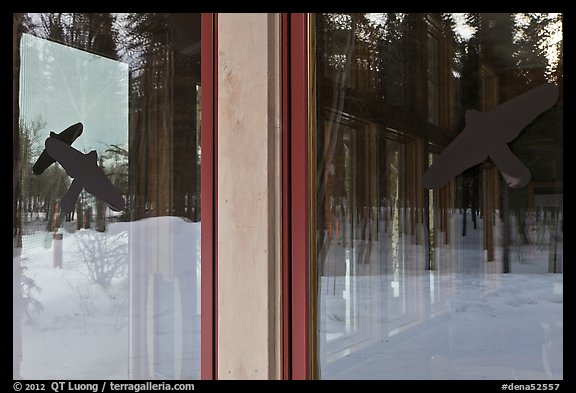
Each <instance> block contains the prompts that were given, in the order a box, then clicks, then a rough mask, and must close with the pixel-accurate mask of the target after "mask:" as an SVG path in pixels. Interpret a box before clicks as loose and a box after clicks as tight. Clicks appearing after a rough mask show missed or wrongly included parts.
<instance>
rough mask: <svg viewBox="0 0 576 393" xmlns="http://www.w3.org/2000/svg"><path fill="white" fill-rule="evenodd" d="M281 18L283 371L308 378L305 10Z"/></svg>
mask: <svg viewBox="0 0 576 393" xmlns="http://www.w3.org/2000/svg"><path fill="white" fill-rule="evenodd" d="M282 22H283V27H282V32H283V39H282V45H283V51H282V53H283V55H284V56H283V61H282V85H283V93H282V98H283V105H282V114H283V116H282V119H283V146H282V151H283V171H282V172H283V179H282V181H283V196H284V197H283V202H282V208H283V221H284V224H283V236H282V239H283V248H284V254H283V261H284V262H283V273H284V277H283V285H284V288H283V295H284V296H283V299H284V303H283V306H284V311H283V317H284V321H283V325H284V334H283V336H284V337H283V347H284V348H283V349H284V357H283V358H284V366H283V374H284V378H285V379H310V378H311V351H310V307H309V299H310V268H309V267H310V248H309V247H310V244H309V241H310V219H309V200H310V198H309V188H308V187H309V157H308V146H309V141H308V31H307V29H308V27H307V26H308V24H307V14H305V13H296V14H288V15H283V18H282ZM288 198H289V200H288Z"/></svg>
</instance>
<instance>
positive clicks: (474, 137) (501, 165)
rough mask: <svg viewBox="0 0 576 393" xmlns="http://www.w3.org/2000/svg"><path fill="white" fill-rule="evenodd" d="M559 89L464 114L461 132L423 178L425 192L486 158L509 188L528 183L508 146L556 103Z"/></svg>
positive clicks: (549, 87) (526, 174) (533, 91)
mask: <svg viewBox="0 0 576 393" xmlns="http://www.w3.org/2000/svg"><path fill="white" fill-rule="evenodd" d="M558 95H559V91H558V87H557V86H556V85H552V84H549V83H544V84H542V85H540V86H538V87H535V88H533V89H531V90H529V91H527V92H525V93H523V94H521V95H519V96H517V97H514V98H512V99H511V100H509V101H506V102H505V103H503V104H501V105H499V106H497V107H496V108H494V109H493V110H491V111H490V112H479V111H476V110H467V111H466V114H465V121H466V126H465V127H464V130H463V131H462V132H461V133H460V134H459V135H458V136H457V137H456V139H454V140H453V141H452V143H450V145H448V147H446V149H444V151H442V153H441V154H440V155H439V156H438V158H437V159H436V161H434V163H433V164H432V165H431V166H430V168H428V170H427V171H426V173H424V177H423V181H422V183H423V185H424V187H425V188H428V189H430V188H440V187H442V186H443V185H445V184H446V183H448V182H449V181H450V179H452V178H453V177H455V176H458V175H459V174H461V173H462V172H464V171H465V170H466V169H468V168H470V167H472V166H474V165H477V164H480V163H481V162H483V161H484V160H485V159H486V158H487V157H490V159H491V160H492V161H493V162H494V164H496V167H497V168H498V170H499V171H500V173H501V174H502V177H503V178H504V180H505V181H506V184H508V186H509V187H511V188H522V187H525V186H526V185H528V183H529V182H530V178H531V175H530V170H529V169H528V168H527V167H526V165H524V163H523V162H522V161H520V159H519V158H518V157H517V156H516V155H514V153H512V151H511V150H510V147H509V146H508V143H509V142H512V141H513V140H514V139H515V138H516V137H517V136H518V135H519V134H520V132H521V131H522V130H523V129H524V128H525V127H526V126H527V125H528V124H530V123H531V122H532V121H533V120H534V119H536V117H538V116H539V115H540V114H541V113H542V112H544V111H546V110H548V109H550V108H551V107H552V106H553V105H554V104H555V103H556V101H557V100H558Z"/></svg>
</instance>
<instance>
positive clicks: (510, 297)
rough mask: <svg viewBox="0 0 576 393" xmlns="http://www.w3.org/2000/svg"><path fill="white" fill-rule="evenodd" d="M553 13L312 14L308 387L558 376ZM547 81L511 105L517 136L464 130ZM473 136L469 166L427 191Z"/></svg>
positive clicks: (558, 83)
mask: <svg viewBox="0 0 576 393" xmlns="http://www.w3.org/2000/svg"><path fill="white" fill-rule="evenodd" d="M562 18H563V16H562V14H503V13H500V14H439V13H434V14H415V13H412V14H397V13H381V14H318V15H315V16H314V17H313V22H314V23H313V26H314V30H313V34H314V35H315V37H314V43H315V46H314V53H315V61H314V66H315V70H314V71H315V73H314V75H316V77H315V80H314V86H315V103H314V105H313V106H312V107H313V108H315V109H314V112H313V114H312V115H313V116H314V118H315V128H314V130H313V165H314V173H315V176H314V183H313V187H314V193H313V195H314V198H315V200H314V201H313V203H314V206H315V207H314V209H313V211H314V212H315V216H314V217H313V235H314V241H315V247H314V249H315V255H313V258H312V263H313V269H315V270H314V271H316V272H318V274H317V283H316V285H315V286H313V287H316V288H318V289H317V290H318V296H317V299H318V303H317V304H314V305H313V307H315V308H316V310H317V312H316V313H314V315H316V316H317V318H316V320H315V321H313V332H314V334H315V335H316V340H315V341H314V342H316V343H317V346H316V348H315V351H316V352H315V356H316V360H317V366H318V370H319V375H318V376H319V377H320V378H325V379H506V380H509V379H562V377H563V363H562V356H563V351H562V345H563V314H562V305H563V274H562V271H563V268H562V264H563V180H562V179H563V175H562V162H563V152H562V146H563V145H562V127H563V124H562V112H563V104H562V87H563V85H562V78H563V74H562V72H563V71H562V70H563V62H562V56H563V52H562ZM544 83H549V84H550V86H555V87H550V86H545V87H544V89H548V90H546V91H552V92H554V100H553V102H550V105H548V106H547V107H546V108H544V109H542V110H540V111H537V110H535V109H534V107H532V108H530V107H527V106H521V107H520V108H521V109H520V110H519V111H518V110H517V111H516V112H514V113H515V114H514V113H513V112H509V113H511V114H510V115H509V116H521V115H522V116H525V117H530V119H529V120H526V121H524V123H523V124H522V126H517V130H516V131H517V132H516V134H517V136H516V135H515V136H513V137H508V136H507V137H506V138H508V139H507V140H506V141H502V140H501V139H503V138H501V139H499V140H496V139H498V137H493V139H495V140H496V141H495V142H494V141H492V142H490V141H488V138H490V135H491V132H492V131H491V130H485V128H486V127H484V128H483V127H475V126H474V124H477V123H475V120H476V119H481V120H478V121H484V120H482V119H486V117H482V116H488V115H482V114H481V113H479V112H474V111H480V112H490V111H492V110H494V109H495V108H501V107H500V106H499V105H501V104H503V103H505V102H508V101H510V100H512V99H514V98H516V97H519V96H521V97H527V96H523V94H524V93H527V92H530V91H532V92H533V94H540V93H538V92H540V91H543V90H532V89H535V88H537V87H539V86H541V85H542V84H544ZM550 89H551V90H550ZM534 92H536V93H534ZM539 97H540V96H539ZM542 97H543V96H542ZM542 100H544V101H546V99H545V98H541V100H540V101H539V102H543V101H542ZM546 102H547V101H546ZM468 111H472V112H468ZM540 112H542V113H541V114H540ZM491 113H496V112H491ZM475 116H476V117H475ZM490 116H492V115H490ZM494 116H496V115H494ZM511 118H512V117H498V119H499V120H498V121H502V122H507V121H509V119H511ZM486 121H487V120H486ZM483 124H484V123H483ZM491 124H495V123H491ZM509 124H510V123H508V125H507V126H504V127H501V131H499V132H501V133H502V134H504V133H506V135H509V134H510V133H511V132H513V130H512V129H511V128H513V127H512V126H510V125H509ZM472 127H475V128H474V129H475V130H480V131H477V132H478V133H484V134H482V135H481V136H478V141H480V142H479V143H478V144H472V145H471V146H473V148H471V151H469V152H466V151H464V150H461V151H459V152H458V153H455V154H453V155H455V156H459V155H463V157H469V159H468V162H469V164H468V165H466V166H464V167H461V168H458V167H457V165H458V164H457V163H456V162H448V161H446V162H447V164H446V163H445V164H444V166H445V167H447V168H448V169H447V172H446V173H448V172H449V171H450V170H452V171H455V173H454V176H452V177H450V178H449V179H446V181H445V182H444V183H445V184H442V185H441V186H439V187H436V188H431V189H428V188H425V187H424V177H425V174H426V173H427V171H428V169H429V168H430V166H431V165H433V164H435V163H438V165H437V167H439V166H440V165H442V164H441V163H442V161H441V160H451V159H452V158H450V157H449V156H448V155H444V156H443V155H442V153H443V151H445V149H447V147H448V146H449V145H451V143H452V142H454V141H456V143H458V141H461V140H462V138H460V137H461V136H462V137H466V136H467V135H468V136H469V135H470V133H465V132H464V131H463V130H467V129H470V128H472ZM488 128H490V127H488ZM492 128H494V127H492ZM499 130H500V128H499ZM479 135H480V134H479ZM498 135H500V134H498ZM475 137H476V136H475ZM457 138H458V141H457ZM456 143H455V144H456ZM505 143H508V145H509V147H510V149H511V151H510V152H509V153H510V156H511V157H514V156H516V157H517V159H516V161H514V162H518V161H521V164H518V165H517V166H515V167H514V168H523V166H525V167H526V168H527V170H528V171H529V173H530V180H529V181H528V180H527V179H526V178H525V177H524V178H522V179H525V180H526V181H525V182H524V183H527V185H525V186H524V184H520V185H521V186H522V187H517V188H511V187H509V186H508V184H509V183H510V182H511V181H512V180H513V179H512V180H510V179H511V177H508V178H507V179H506V180H505V178H504V177H503V174H504V175H506V176H508V175H509V174H510V172H509V170H510V168H509V167H506V165H507V164H506V162H503V161H502V160H499V158H498V157H499V156H498V155H497V154H496V150H497V149H500V148H502V149H505V147H506V146H505V145H504V144H505ZM453 149H457V148H453ZM482 149H484V150H485V151H484V150H482ZM489 154H491V155H490V157H488V156H489ZM502 154H506V151H505V152H504V153H502ZM510 156H509V157H510ZM446 157H448V158H446ZM474 157H478V158H477V159H475V158H474ZM474 160H475V161H474ZM472 161H473V162H472ZM504 161H505V160H504ZM515 165H516V164H515ZM514 171H516V169H514V170H513V171H512V172H514ZM514 173H516V174H517V173H520V172H514ZM512 177H513V176H512ZM515 179H516V180H518V179H520V178H515ZM512 182H513V181H512ZM518 182H520V180H518Z"/></svg>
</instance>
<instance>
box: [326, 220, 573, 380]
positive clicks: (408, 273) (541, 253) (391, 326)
mask: <svg viewBox="0 0 576 393" xmlns="http://www.w3.org/2000/svg"><path fill="white" fill-rule="evenodd" d="M461 222H462V220H461V215H460V214H457V215H455V216H453V218H452V222H451V228H452V233H450V237H451V242H450V243H449V244H441V245H440V246H438V247H437V248H435V250H434V255H435V264H436V266H435V269H434V270H426V269H425V268H424V251H423V247H422V246H419V245H416V244H415V242H414V239H413V238H410V237H409V236H399V235H398V234H397V233H395V234H394V233H393V231H389V232H388V233H387V234H386V235H384V236H382V237H380V239H379V240H378V241H374V242H372V244H371V245H370V244H368V242H364V243H363V242H362V241H358V240H356V241H355V243H354V244H355V245H354V247H352V248H350V247H344V246H343V244H342V241H341V240H342V239H337V240H338V241H334V242H331V243H330V245H329V246H328V251H327V258H326V261H330V263H332V265H325V267H324V269H325V270H326V272H324V274H321V276H322V277H321V279H320V285H319V306H320V307H319V323H318V332H319V334H318V341H319V343H320V354H319V362H320V373H321V376H322V378H326V379H506V380H511V379H512V380H513V379H562V378H563V363H562V358H563V311H562V310H563V274H561V273H548V270H549V262H550V257H551V255H552V253H551V252H552V248H551V247H552V246H551V244H552V242H551V240H550V227H549V226H548V227H547V228H544V227H543V226H540V227H536V226H533V227H532V228H531V229H529V230H528V236H529V238H530V240H531V243H530V244H528V245H522V246H520V245H518V242H516V240H517V238H516V237H517V234H516V233H513V234H512V239H511V240H512V242H513V244H514V246H513V247H511V249H510V263H511V271H512V273H509V274H502V273H501V272H502V268H503V266H502V251H503V250H502V247H501V246H500V244H499V243H496V247H495V260H494V262H487V260H486V251H485V250H484V249H483V242H482V239H481V236H482V233H483V232H482V220H479V222H478V228H477V229H476V230H473V229H472V228H469V230H468V231H467V234H466V236H462V235H461V226H460V224H461ZM499 230H500V228H499V227H498V226H496V228H495V231H496V234H498V231H499ZM394 236H396V237H395V238H394V240H392V238H393V237H394ZM556 240H557V243H556V244H555V250H556V254H555V255H556V261H557V264H558V267H559V270H560V271H561V266H562V261H563V241H562V237H561V235H560V236H558V237H557V239H556ZM348 242H349V241H348ZM348 244H349V243H348ZM370 246H371V251H370V252H368V251H367V250H369V249H370ZM359 250H360V251H359ZM334 261H336V262H337V263H340V264H341V265H345V266H346V274H330V272H331V271H337V269H336V268H335V267H334V265H333V263H334ZM341 271H342V270H341Z"/></svg>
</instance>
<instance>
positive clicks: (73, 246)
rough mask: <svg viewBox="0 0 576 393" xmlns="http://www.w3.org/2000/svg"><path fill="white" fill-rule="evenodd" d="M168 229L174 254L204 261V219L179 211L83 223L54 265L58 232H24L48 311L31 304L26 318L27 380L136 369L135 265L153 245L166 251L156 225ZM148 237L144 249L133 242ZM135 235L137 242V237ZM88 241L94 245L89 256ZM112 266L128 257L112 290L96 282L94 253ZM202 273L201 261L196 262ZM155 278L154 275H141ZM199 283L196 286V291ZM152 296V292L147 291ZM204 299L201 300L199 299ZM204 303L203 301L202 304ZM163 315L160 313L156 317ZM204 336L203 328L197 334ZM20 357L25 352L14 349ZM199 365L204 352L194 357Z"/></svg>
mask: <svg viewBox="0 0 576 393" xmlns="http://www.w3.org/2000/svg"><path fill="white" fill-rule="evenodd" d="M159 228H160V229H161V230H162V239H163V240H166V239H168V240H169V242H168V246H169V247H172V248H173V249H174V250H177V251H175V252H173V254H174V255H173V258H174V259H178V258H180V259H183V258H186V260H187V261H192V263H194V261H197V260H199V251H200V250H199V243H198V242H199V239H200V237H199V230H200V225H199V223H192V222H186V221H184V220H183V219H181V218H177V217H159V218H149V219H143V220H139V221H135V222H130V223H128V222H119V223H112V224H109V225H107V228H106V232H104V233H101V232H96V231H94V230H92V229H81V230H78V231H74V232H73V233H68V232H66V231H63V240H62V241H61V242H62V261H63V263H62V268H54V267H53V260H54V256H53V253H54V245H53V241H52V233H49V232H36V233H33V234H31V235H24V236H23V241H22V242H23V247H22V252H21V257H20V259H21V263H22V266H23V267H24V270H23V272H24V274H25V275H26V276H27V277H29V278H31V279H33V280H34V281H35V283H36V285H37V286H38V287H39V288H40V292H37V293H34V296H35V297H36V298H37V299H38V300H39V301H40V303H41V305H42V310H37V311H34V310H29V311H28V312H29V315H30V319H28V317H27V316H26V315H23V317H22V323H21V325H20V326H21V329H22V337H23V339H22V359H23V360H22V363H21V373H20V376H21V377H22V378H25V379H127V378H129V377H130V375H131V373H129V363H130V362H129V342H130V337H129V319H130V307H129V296H130V289H129V274H130V273H129V270H130V271H135V269H134V268H130V269H128V266H129V264H130V266H131V264H134V263H143V261H142V260H138V261H136V260H134V257H135V255H138V257H139V258H142V255H143V254H147V253H150V250H153V249H159V250H160V251H162V252H165V251H166V250H165V249H164V248H165V245H158V244H157V243H159V242H158V241H157V239H154V238H153V237H152V236H151V235H150V232H151V231H157V230H158V229H159ZM143 234H145V235H148V242H147V243H146V244H142V245H140V247H139V249H138V252H129V250H134V249H133V248H131V247H134V245H131V244H130V242H132V241H133V238H137V237H141V236H142V235H143ZM131 239H132V240H131ZM81 246H84V247H85V246H89V247H90V249H89V250H88V252H87V254H84V255H82V254H81V253H80V250H81ZM90 253H92V254H93V255H92V257H93V258H96V259H100V261H101V260H102V258H107V262H109V263H110V264H114V263H120V264H122V263H124V264H125V267H126V269H125V270H124V271H123V272H122V273H121V274H119V276H118V277H115V278H114V279H113V280H112V283H111V285H110V287H109V288H103V287H102V286H101V285H98V284H95V283H94V282H93V280H92V279H91V277H90V275H89V271H88V265H87V264H86V263H84V260H85V259H86V258H90ZM196 270H197V272H198V276H199V266H196ZM141 278H143V279H147V278H148V274H143V273H141ZM196 289H197V288H196V286H194V287H193V288H191V289H189V290H192V291H195V290H196ZM143 296H144V297H145V295H143ZM190 300H191V301H196V300H197V299H190ZM198 300H199V299H198ZM195 303H196V302H195ZM154 317H155V316H152V318H154ZM189 328H190V329H192V327H191V326H190V327H189ZM141 329H145V326H142V327H141ZM193 334H195V335H196V336H198V337H197V338H198V340H199V327H198V329H194V333H193ZM14 356H15V359H14V361H15V362H16V361H17V358H16V356H17V354H15V355H14ZM191 363H192V364H195V365H196V368H197V369H199V357H198V356H196V359H192V360H191Z"/></svg>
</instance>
